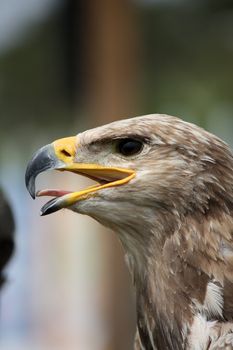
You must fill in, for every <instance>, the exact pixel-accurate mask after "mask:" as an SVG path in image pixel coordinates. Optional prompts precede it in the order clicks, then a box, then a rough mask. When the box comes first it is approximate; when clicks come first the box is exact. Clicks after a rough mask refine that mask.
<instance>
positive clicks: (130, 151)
mask: <svg viewBox="0 0 233 350" xmlns="http://www.w3.org/2000/svg"><path fill="white" fill-rule="evenodd" d="M142 148H143V143H142V142H141V141H139V140H134V139H130V138H127V139H122V140H120V141H119V143H118V145H117V151H118V153H120V154H122V155H123V156H133V155H135V154H138V153H139V152H141V150H142Z"/></svg>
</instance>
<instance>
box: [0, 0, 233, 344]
mask: <svg viewBox="0 0 233 350" xmlns="http://www.w3.org/2000/svg"><path fill="white" fill-rule="evenodd" d="M154 112H157V113H167V114H171V115H176V116H180V117H182V118H183V119H185V120H188V121H192V122H195V123H197V124H199V125H201V126H204V127H205V128H206V129H208V130H210V131H212V132H214V133H216V134H217V135H218V136H220V137H222V138H223V139H224V140H225V141H227V142H228V143H229V144H231V145H233V2H232V1H231V0H229V1H228V0H222V1H219V0H183V1H182V0H98V1H88V0H40V1H38V0H20V1H19V0H0V121H1V128H0V185H1V187H2V188H3V189H4V192H5V194H6V196H7V198H8V201H9V203H10V205H11V208H12V210H13V215H14V218H15V225H16V228H15V244H16V249H15V253H14V256H13V259H12V260H11V262H10V264H9V265H8V266H7V269H6V272H5V274H6V275H7V283H5V285H4V287H3V289H2V290H1V301H0V302H1V310H0V348H1V349H3V350H24V349H33V350H53V349H56V350H73V349H80V350H119V349H120V350H129V349H132V344H133V337H134V328H135V313H134V294H133V288H132V286H131V282H130V277H129V273H128V271H127V269H126V267H125V264H124V255H123V252H122V249H121V247H120V244H119V243H118V241H117V238H116V237H115V235H114V234H113V233H112V232H110V231H107V230H105V229H103V228H102V227H101V226H100V225H98V224H97V223H95V222H94V221H93V220H92V219H90V218H87V217H83V216H80V215H74V214H73V213H71V212H69V211H62V212H58V213H56V214H53V215H51V216H48V217H40V216H39V210H40V207H41V206H42V204H43V203H44V199H38V200H37V201H32V200H31V198H30V197H29V195H28V193H27V192H26V189H25V185H24V172H25V168H26V164H27V162H28V160H29V159H30V157H31V155H32V153H33V152H34V151H35V150H36V149H37V148H38V147H40V146H42V145H44V144H47V143H50V142H51V141H53V140H54V139H57V138H59V137H63V136H69V135H74V134H76V133H78V132H80V131H83V130H85V129H87V128H91V127H95V126H97V125H100V124H103V123H107V122H110V121H113V120H117V119H120V118H125V117H131V116H136V115H140V114H148V113H154ZM86 181H87V180H84V179H82V178H78V177H77V176H75V175H71V174H58V175H57V174H54V173H47V174H43V175H41V177H39V180H38V188H42V187H49V186H50V187H57V188H61V187H63V188H65V189H71V190H72V189H73V190H74V189H76V190H77V189H78V188H82V187H84V186H86Z"/></svg>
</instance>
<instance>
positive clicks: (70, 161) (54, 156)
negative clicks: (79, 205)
mask: <svg viewBox="0 0 233 350" xmlns="http://www.w3.org/2000/svg"><path fill="white" fill-rule="evenodd" d="M78 148H79V147H78V139H77V137H75V136H72V137H68V138H63V139H60V140H56V141H54V142H53V143H52V144H49V145H47V146H44V147H42V148H41V149H40V150H39V151H38V152H36V154H35V155H34V157H33V158H32V160H31V161H30V162H29V164H28V167H27V170H26V175H25V180H26V186H27V189H28V191H29V193H30V194H31V196H32V197H33V198H35V196H36V195H37V196H54V197H55V198H54V199H52V200H51V201H49V202H48V203H47V204H45V205H44V207H43V208H42V211H41V215H47V214H50V213H53V212H55V211H57V210H59V209H61V208H65V207H69V206H71V205H73V204H74V203H75V202H77V201H79V200H83V199H86V198H88V197H89V196H93V195H94V193H96V192H97V191H99V190H102V189H106V188H109V187H116V186H121V185H124V184H126V183H128V182H129V181H130V180H131V179H132V178H134V177H135V171H134V170H132V169H126V168H117V167H106V166H102V165H99V164H92V163H91V164H90V163H79V162H78ZM51 169H55V170H60V171H71V172H73V173H76V174H83V175H85V176H87V177H89V178H91V179H93V180H95V181H97V182H98V184H97V185H94V186H91V187H88V188H86V189H84V190H82V191H78V192H67V191H57V190H44V191H39V192H37V193H36V192H35V179H36V177H37V175H38V174H39V173H41V172H43V171H45V170H51Z"/></svg>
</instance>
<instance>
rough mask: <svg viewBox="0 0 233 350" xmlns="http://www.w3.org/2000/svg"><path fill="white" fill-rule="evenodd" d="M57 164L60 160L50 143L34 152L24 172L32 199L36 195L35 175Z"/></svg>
mask: <svg viewBox="0 0 233 350" xmlns="http://www.w3.org/2000/svg"><path fill="white" fill-rule="evenodd" d="M59 165H60V161H59V160H58V159H57V157H56V155H55V153H54V148H53V145H52V144H49V145H47V146H44V147H42V148H41V149H39V150H38V151H37V152H36V153H35V154H34V156H33V157H32V159H31V160H30V162H29V163H28V166H27V170H26V174H25V184H26V187H27V190H28V192H29V193H30V195H31V196H32V198H33V199H35V197H36V186H35V180H36V177H37V175H38V174H40V173H42V172H43V171H45V170H49V169H54V168H56V167H58V166H59Z"/></svg>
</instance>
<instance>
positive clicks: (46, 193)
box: [36, 190, 72, 197]
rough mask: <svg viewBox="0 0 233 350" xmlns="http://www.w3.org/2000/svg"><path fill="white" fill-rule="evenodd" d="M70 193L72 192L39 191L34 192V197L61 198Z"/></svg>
mask: <svg viewBox="0 0 233 350" xmlns="http://www.w3.org/2000/svg"><path fill="white" fill-rule="evenodd" d="M69 193H72V191H62V190H41V191H37V192H36V197H43V196H49V197H62V196H64V195H66V194H69Z"/></svg>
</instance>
